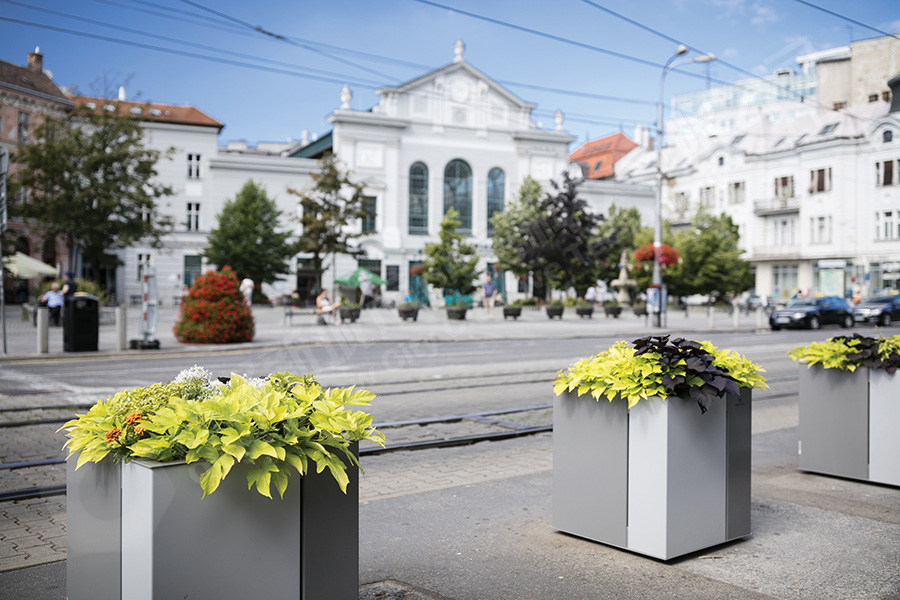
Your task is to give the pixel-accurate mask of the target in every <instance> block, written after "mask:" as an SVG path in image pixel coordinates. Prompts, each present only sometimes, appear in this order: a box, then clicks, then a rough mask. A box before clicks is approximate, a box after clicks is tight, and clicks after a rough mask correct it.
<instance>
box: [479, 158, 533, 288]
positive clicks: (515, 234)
mask: <svg viewBox="0 0 900 600" xmlns="http://www.w3.org/2000/svg"><path fill="white" fill-rule="evenodd" d="M542 193H543V190H542V189H541V184H540V183H538V182H537V180H536V179H534V178H532V177H531V176H530V175H529V176H527V177H526V178H525V181H523V182H522V185H521V186H520V187H519V197H518V198H517V199H516V200H514V201H512V202H511V203H510V204H509V206H507V207H506V210H504V211H503V212H498V213H494V216H493V217H491V225H493V227H494V237H493V251H494V256H496V257H497V269H498V270H500V271H510V272H511V273H513V274H514V275H516V276H517V277H527V276H528V274H529V273H530V272H531V271H532V267H533V266H534V265H531V264H526V263H525V262H524V260H523V258H522V254H521V249H522V248H524V247H525V245H526V242H527V240H529V239H530V236H531V226H532V224H533V223H535V222H536V221H537V220H538V219H539V218H540V216H541V208H540V204H541V194H542Z"/></svg>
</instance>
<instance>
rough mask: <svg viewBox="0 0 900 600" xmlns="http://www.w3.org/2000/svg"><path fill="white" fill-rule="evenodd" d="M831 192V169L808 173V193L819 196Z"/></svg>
mask: <svg viewBox="0 0 900 600" xmlns="http://www.w3.org/2000/svg"><path fill="white" fill-rule="evenodd" d="M830 191H831V167H829V168H827V169H816V170H814V171H810V172H809V193H810V194H821V193H822V192H830Z"/></svg>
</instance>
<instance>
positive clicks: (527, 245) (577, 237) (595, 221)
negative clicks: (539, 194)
mask: <svg viewBox="0 0 900 600" xmlns="http://www.w3.org/2000/svg"><path fill="white" fill-rule="evenodd" d="M552 185H553V189H554V193H547V194H545V195H544V198H543V199H542V200H541V204H540V215H539V217H538V219H537V220H536V221H534V222H533V223H531V225H530V232H529V235H527V236H525V237H524V238H523V240H522V244H521V246H520V248H519V252H520V256H521V257H522V260H523V262H524V263H525V264H529V265H532V268H533V270H536V271H538V272H539V273H540V276H542V278H543V280H544V281H546V283H547V284H548V285H549V286H550V287H553V288H557V289H562V290H566V289H568V288H569V287H574V288H575V291H576V293H577V294H578V295H583V294H584V292H585V290H587V288H588V287H589V286H591V285H593V284H594V282H595V281H596V280H597V275H598V265H599V258H600V256H602V255H603V252H604V251H605V250H606V248H607V247H608V246H609V245H610V243H611V240H610V239H609V238H603V237H601V236H600V235H599V230H598V227H599V225H600V223H601V222H602V221H603V215H600V214H595V213H594V212H593V211H591V209H590V207H589V206H588V204H587V202H585V201H584V200H582V199H580V198H579V197H578V192H577V186H578V181H576V180H574V179H571V178H570V177H569V175H568V174H567V173H563V181H562V183H561V184H558V183H556V182H555V181H554V182H552ZM537 275H538V273H536V278H537Z"/></svg>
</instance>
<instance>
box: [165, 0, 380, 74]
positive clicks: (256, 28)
mask: <svg viewBox="0 0 900 600" xmlns="http://www.w3.org/2000/svg"><path fill="white" fill-rule="evenodd" d="M180 1H181V2H183V3H185V4H188V5H190V6H193V7H195V8H199V9H200V10H205V11H208V12H210V13H212V14H214V15H218V16H220V17H222V18H225V19H228V20H230V21H234V22H235V23H240V24H241V25H244V26H245V27H249V28H250V29H252V30H254V31H256V32H259V33H260V34H262V35H265V36H268V37H271V38H273V39H276V40H279V41H282V42H284V43H286V44H290V45H291V46H296V47H298V48H303V49H304V50H307V51H309V52H313V53H315V54H320V55H322V56H325V57H327V58H330V59H331V60H335V61H337V62H339V63H341V64H344V65H347V66H350V67H353V68H355V69H360V70H362V71H365V72H367V73H370V74H372V75H378V76H379V77H385V78H387V79H392V80H395V81H396V80H397V79H398V78H397V77H393V76H391V75H388V74H386V73H382V72H381V71H377V70H375V69H372V68H370V67H366V66H364V65H361V64H359V63H356V62H353V61H352V60H347V59H346V58H342V57H340V56H335V55H334V54H332V53H330V52H326V51H324V50H320V49H318V48H315V47H313V46H310V45H309V44H304V43H302V42H297V41H295V40H292V39H291V38H289V37H287V36H284V35H281V34H279V33H274V32H272V31H269V30H268V29H265V28H263V27H262V26H260V25H253V24H251V23H248V22H247V21H243V20H241V19H238V18H236V17H232V16H230V15H227V14H225V13H223V12H220V11H218V10H215V9H213V8H209V7H207V6H204V5H202V4H200V3H198V2H194V1H193V0H180Z"/></svg>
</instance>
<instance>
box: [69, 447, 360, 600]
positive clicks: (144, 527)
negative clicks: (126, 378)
mask: <svg viewBox="0 0 900 600" xmlns="http://www.w3.org/2000/svg"><path fill="white" fill-rule="evenodd" d="M208 467H209V465H208V464H207V463H194V464H191V465H187V464H184V463H155V462H152V461H134V462H131V463H128V464H124V465H113V464H112V463H111V461H104V462H103V463H101V464H99V465H95V464H87V465H85V466H83V467H82V468H81V469H79V470H78V471H77V472H75V471H74V462H73V461H70V467H69V471H68V477H69V479H68V499H67V502H68V548H69V550H68V565H67V576H68V598H69V600H82V599H83V600H88V599H90V600H104V599H107V598H108V599H116V600H144V599H147V600H150V599H156V598H257V597H259V598H296V599H299V600H319V599H321V600H331V599H335V600H337V599H346V600H351V599H352V600H356V598H358V597H359V575H358V572H359V506H358V504H359V488H358V480H357V474H356V473H355V470H353V469H348V475H349V476H350V484H349V485H348V487H347V494H346V495H345V494H343V493H342V492H341V490H340V488H339V487H338V485H337V483H336V482H335V481H334V479H333V478H332V477H331V475H330V473H328V471H324V472H323V473H321V474H316V473H315V472H314V468H313V472H311V473H309V474H307V475H306V476H304V477H300V476H298V475H296V474H294V476H292V477H291V480H290V483H289V485H288V488H287V491H286V492H285V496H284V499H280V498H278V497H277V496H276V497H275V498H274V499H268V498H265V497H263V496H261V495H259V494H258V493H256V491H255V490H248V489H247V480H246V470H247V467H245V466H242V465H235V466H234V468H233V469H232V472H231V473H230V474H229V476H228V477H227V478H226V479H225V480H224V481H223V482H222V483H221V485H220V486H219V488H218V489H217V490H216V491H215V492H214V493H213V494H211V495H209V496H207V497H206V498H203V499H201V497H202V495H203V492H202V490H201V489H200V485H199V483H198V482H199V477H200V474H201V473H203V471H205V470H206V469H207V468H208ZM98 484H99V485H98ZM98 526H99V529H97V527H98ZM98 532H99V533H100V534H101V535H99V536H98ZM330 545H332V546H331V547H330Z"/></svg>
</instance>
